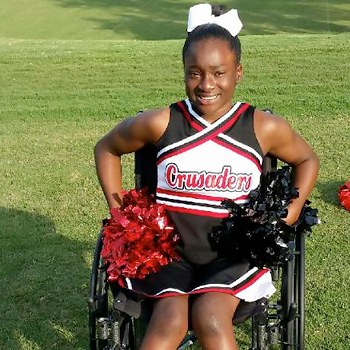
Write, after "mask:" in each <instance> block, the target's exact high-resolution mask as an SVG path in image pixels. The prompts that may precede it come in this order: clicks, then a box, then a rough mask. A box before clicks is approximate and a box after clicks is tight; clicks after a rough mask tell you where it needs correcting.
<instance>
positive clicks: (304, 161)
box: [95, 4, 318, 350]
mask: <svg viewBox="0 0 350 350" xmlns="http://www.w3.org/2000/svg"><path fill="white" fill-rule="evenodd" d="M211 11H212V9H211V6H210V5H209V4H201V5H197V6H194V7H193V8H191V10H190V16H189V26H188V31H189V35H188V37H187V39H186V42H185V44H184V47H183V64H184V75H185V87H186V93H187V96H188V98H187V99H186V100H184V101H180V102H177V103H174V104H172V105H171V106H170V107H169V108H162V109H153V110H149V111H146V112H143V113H141V114H138V115H137V116H136V117H133V118H129V119H126V120H123V121H122V122H121V123H119V124H118V125H117V126H116V127H115V128H114V129H113V130H112V131H111V132H110V133H109V134H107V135H106V136H105V137H103V138H102V139H101V140H100V141H99V142H98V143H97V145H96V148H95V157H96V167H97V173H98V177H99V180H100V183H101V186H102V189H103V191H104V194H105V196H106V199H107V202H108V205H109V207H110V208H118V207H119V206H120V204H121V202H122V196H121V191H122V187H121V177H122V174H121V164H120V157H121V155H122V154H125V153H130V152H134V151H136V150H138V149H139V148H141V147H143V146H144V145H146V144H153V145H154V146H155V147H156V149H157V152H158V153H157V169H158V170H157V171H158V184H157V194H156V198H157V201H158V202H159V203H163V204H164V205H165V207H166V208H167V210H168V213H169V215H170V217H171V218H172V220H173V222H174V224H175V225H176V228H177V230H178V232H179V234H180V236H181V239H182V240H181V244H180V245H179V247H178V252H179V253H180V254H181V257H182V260H181V261H178V262H173V263H171V264H170V265H168V266H165V267H164V268H162V270H161V271H160V272H159V273H155V274H151V275H148V276H147V277H146V278H145V279H144V280H135V279H134V280H130V279H125V281H124V282H123V287H125V288H128V289H130V290H133V291H135V292H136V293H137V292H140V293H142V295H147V296H149V297H153V298H154V307H153V313H152V317H151V320H150V323H149V326H148V329H147V332H146V335H145V338H144V340H143V343H142V346H141V350H157V349H159V350H174V349H176V348H177V346H178V344H179V342H180V341H181V339H182V338H183V337H184V335H185V334H186V332H187V329H188V323H189V321H190V322H191V326H192V327H193V329H194V331H195V333H196V335H197V337H198V338H199V341H200V343H201V346H202V348H203V349H204V350H218V349H220V350H233V349H238V348H237V344H236V341H235V337H234V333H233V331H232V320H233V316H234V314H235V312H236V310H237V307H238V305H239V304H240V302H241V301H242V302H241V304H243V303H247V302H248V303H249V302H254V301H256V300H259V299H261V298H266V297H269V296H270V295H271V294H272V293H273V292H274V287H273V285H272V283H271V278H270V273H269V271H268V270H267V269H258V268H256V267H251V266H249V263H248V262H242V261H236V260H235V258H234V257H230V258H227V257H220V256H218V253H217V252H216V251H214V250H213V249H212V248H211V246H210V243H209V241H208V233H209V232H210V231H211V229H212V227H214V226H217V225H219V224H220V221H221V220H222V218H223V217H225V216H227V215H228V212H227V210H226V209H225V208H223V207H222V206H221V201H222V200H223V199H224V198H230V199H233V200H235V201H236V202H237V203H242V204H243V203H245V202H246V201H247V197H248V194H249V192H250V191H251V190H252V189H254V188H256V187H257V186H258V184H259V181H260V174H261V165H262V159H263V157H264V156H265V155H266V154H267V153H269V154H271V155H273V156H275V157H278V158H279V159H281V160H282V161H283V162H286V163H288V164H290V165H291V166H292V167H293V168H294V173H295V186H296V187H298V188H299V194H300V195H299V198H297V199H295V200H294V201H293V202H292V204H291V205H290V206H289V209H288V216H287V218H286V219H285V221H286V223H287V224H289V225H292V224H293V223H294V222H295V221H296V220H297V218H298V216H299V214H300V211H301V208H302V206H303V204H304V202H305V200H306V198H307V197H308V195H309V193H310V191H311V189H312V188H313V186H314V184H315V181H316V177H317V172H318V159H317V156H316V155H315V153H314V152H313V151H312V150H311V148H310V147H309V146H308V145H307V143H306V142H305V141H304V140H303V139H302V138H301V137H300V136H299V135H298V134H297V133H295V132H294V131H293V130H292V129H291V127H290V126H289V124H288V123H287V122H286V121H285V120H284V119H282V118H281V117H278V116H275V115H271V114H267V113H265V112H263V111H261V110H257V109H255V108H254V107H252V106H250V105H248V104H246V103H240V102H236V103H234V104H233V103H232V97H233V96H234V92H235V88H236V84H237V83H239V82H240V81H241V79H242V65H241V62H240V43H239V40H238V37H237V34H238V32H239V30H240V28H241V23H240V21H239V18H238V16H237V12H236V11H235V10H231V11H230V12H228V13H226V14H224V15H222V16H218V17H214V16H212V14H211ZM198 22H199V23H198ZM203 22H204V23H203ZM205 22H207V23H205ZM243 301H244V302H243Z"/></svg>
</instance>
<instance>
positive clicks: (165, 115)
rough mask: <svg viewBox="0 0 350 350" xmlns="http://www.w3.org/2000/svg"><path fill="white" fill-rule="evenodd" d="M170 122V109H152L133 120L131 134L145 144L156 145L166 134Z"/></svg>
mask: <svg viewBox="0 0 350 350" xmlns="http://www.w3.org/2000/svg"><path fill="white" fill-rule="evenodd" d="M169 120H170V109H169V108H161V109H150V110H147V111H144V112H142V113H139V114H137V115H136V116H135V117H133V118H132V120H131V125H130V132H131V134H132V136H134V137H136V138H141V139H142V140H143V141H144V142H148V143H155V142H156V141H158V140H159V139H160V138H161V136H162V135H163V134H164V132H165V130H166V128H167V126H168V124H169Z"/></svg>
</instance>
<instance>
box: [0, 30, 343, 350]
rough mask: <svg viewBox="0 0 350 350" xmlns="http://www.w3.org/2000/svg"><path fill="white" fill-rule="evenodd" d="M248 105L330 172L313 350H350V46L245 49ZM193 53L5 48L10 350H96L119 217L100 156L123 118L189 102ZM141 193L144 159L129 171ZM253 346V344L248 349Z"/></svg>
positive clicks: (253, 41) (292, 40)
mask: <svg viewBox="0 0 350 350" xmlns="http://www.w3.org/2000/svg"><path fill="white" fill-rule="evenodd" d="M242 45H243V62H244V66H245V76H244V81H243V82H242V84H241V85H240V86H239V87H238V91H237V99H239V100H244V101H247V102H250V103H252V104H254V105H257V106H258V107H260V108H265V107H269V108H272V109H273V110H274V111H276V112H278V113H279V114H282V115H284V116H285V117H286V118H287V120H288V121H289V122H290V123H291V124H292V125H293V127H294V128H295V129H296V130H298V131H299V132H300V133H301V134H302V135H303V137H304V138H306V139H307V140H308V142H309V143H310V144H311V145H312V146H313V148H314V149H315V151H316V152H317V154H318V155H319V157H320V160H321V171H320V176H319V180H318V183H317V186H316V188H315V190H314V192H313V194H312V196H311V199H312V201H313V205H314V206H316V207H318V208H319V211H320V217H321V219H322V221H323V224H322V225H321V226H320V227H318V228H317V229H315V230H314V233H313V234H312V236H311V237H310V239H308V240H307V281H306V282H307V285H306V290H307V296H306V306H307V314H306V317H307V323H306V328H307V338H306V343H307V349H312V350H313V349H325V350H326V349H327V350H346V349H348V348H349V334H350V328H349V324H348V320H349V319H350V314H349V299H348V295H349V292H350V290H349V289H350V288H349V283H348V281H349V277H350V275H349V272H350V268H349V243H350V242H349V225H350V214H349V213H348V212H346V211H345V210H343V209H342V208H340V207H339V205H338V201H337V196H336V194H337V191H338V187H339V185H340V184H342V183H343V182H344V181H345V179H349V178H350V166H349V164H350V163H349V161H350V149H349V146H348V144H349V134H350V126H349V125H350V123H349V118H350V88H349V81H350V69H349V68H350V67H349V65H350V64H349V60H348V52H349V47H350V35H349V34H348V33H345V34H338V35H331V34H318V35H298V34H292V35H287V34H285V35H277V36H276V35H272V36H269V35H267V36H244V37H243V38H242ZM181 46H182V41H181V40H174V41H158V42H157V41H149V42H146V41H112V40H111V41H94V40H86V41H73V40H72V41H63V40H56V41H55V40H12V39H11V40H10V39H3V40H1V41H0V51H1V56H0V77H1V78H0V120H1V123H0V136H1V143H0V154H1V156H0V178H1V186H0V222H1V227H0V230H1V257H0V264H1V269H0V278H1V299H0V305H1V310H2V312H1V316H0V317H1V320H0V324H1V327H0V348H1V349H7V350H34V349H35V350H37V349H40V350H48V349H58V350H65V349H67V350H68V349H69V350H73V349H74V350H77V349H86V347H87V338H88V332H87V327H86V324H87V307H86V298H87V293H88V279H89V270H90V261H91V254H92V251H93V248H94V244H95V239H96V237H97V232H98V230H99V226H100V221H101V219H102V218H104V217H105V216H106V215H107V208H106V205H105V203H104V199H103V196H102V193H101V191H100V189H99V185H98V183H97V180H96V176H95V170H94V163H93V155H92V150H93V146H94V144H95V143H96V141H97V140H98V139H99V138H100V137H101V136H102V135H103V134H105V133H106V132H107V131H108V130H109V129H110V128H112V127H113V126H114V125H115V123H117V122H118V121H119V120H121V118H123V117H125V116H128V115H133V114H135V113H136V112H137V111H138V110H140V109H147V108H151V107H161V106H166V105H168V104H169V103H171V102H173V101H175V100H177V99H181V98H183V97H184V89H183V82H182V80H183V76H182V64H181V57H180V50H181ZM124 171H125V186H126V187H131V186H132V182H133V179H132V157H126V159H125V160H124ZM245 339H246V336H245V332H244V330H243V334H242V337H241V342H243V345H242V349H246V348H247V345H244V344H245V342H246V340H245Z"/></svg>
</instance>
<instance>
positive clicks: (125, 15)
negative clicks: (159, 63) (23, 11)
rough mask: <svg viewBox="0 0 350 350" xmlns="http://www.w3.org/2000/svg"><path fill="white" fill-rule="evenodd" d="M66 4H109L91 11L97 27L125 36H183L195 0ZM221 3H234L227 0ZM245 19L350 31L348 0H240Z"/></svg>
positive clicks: (251, 26)
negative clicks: (103, 14) (100, 13)
mask: <svg viewBox="0 0 350 350" xmlns="http://www.w3.org/2000/svg"><path fill="white" fill-rule="evenodd" d="M53 1H55V2H56V3H57V4H58V5H59V6H62V7H67V8H81V9H82V11H84V9H108V12H109V14H110V17H109V18H96V17H89V18H87V19H88V20H89V21H91V22H93V23H95V24H96V25H98V26H99V28H102V29H105V30H111V31H114V32H115V33H117V34H119V35H120V36H121V37H123V36H124V37H126V38H130V39H131V38H135V39H143V40H164V39H181V38H184V37H185V35H186V34H185V31H186V21H187V11H188V8H189V6H191V5H192V4H193V2H190V1H188V2H176V1H172V0H154V1H144V0H118V1H115V0H99V1H97V0H80V1H77V0H53ZM220 3H222V4H227V6H228V7H231V6H232V3H231V2H229V1H225V0H223V1H221V2H220ZM234 6H235V7H236V8H237V9H238V10H239V13H240V17H241V18H242V21H243V23H244V28H243V32H242V34H273V33H281V32H288V33H327V32H347V31H350V26H349V18H350V4H349V3H348V1H347V0H321V1H319V0H317V1H316V0H309V1H302V2H297V3H296V2H295V1H281V0H273V1H268V2H266V1H260V0H251V1H245V0H237V1H236V2H235V3H234Z"/></svg>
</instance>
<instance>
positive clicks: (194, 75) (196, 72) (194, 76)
mask: <svg viewBox="0 0 350 350" xmlns="http://www.w3.org/2000/svg"><path fill="white" fill-rule="evenodd" d="M187 76H188V77H190V78H197V77H199V76H200V73H199V72H198V71H189V72H187Z"/></svg>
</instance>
